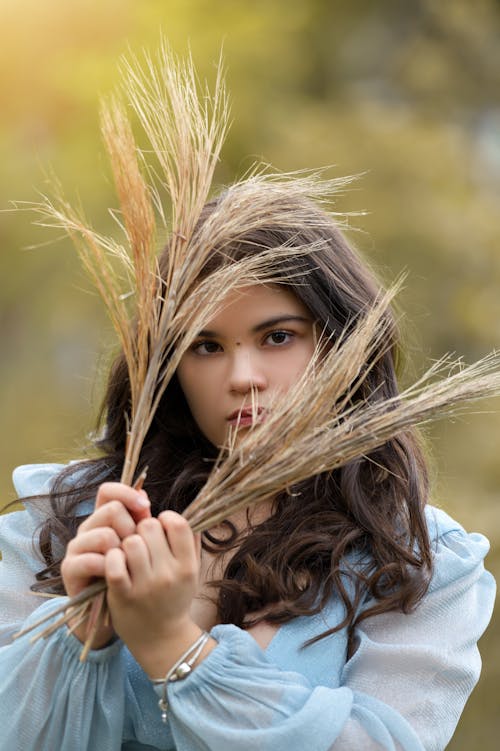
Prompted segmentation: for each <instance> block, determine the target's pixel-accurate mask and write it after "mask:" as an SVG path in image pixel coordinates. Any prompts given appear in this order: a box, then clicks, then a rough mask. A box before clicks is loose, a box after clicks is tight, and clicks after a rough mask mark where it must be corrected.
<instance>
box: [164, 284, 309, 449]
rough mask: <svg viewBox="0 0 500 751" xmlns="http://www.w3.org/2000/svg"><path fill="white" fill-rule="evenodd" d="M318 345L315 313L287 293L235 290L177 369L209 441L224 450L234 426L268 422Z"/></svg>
mask: <svg viewBox="0 0 500 751" xmlns="http://www.w3.org/2000/svg"><path fill="white" fill-rule="evenodd" d="M315 341H316V337H315V328H314V321H313V320H312V317H311V314H310V313H309V311H308V310H307V308H305V307H304V305H303V304H302V303H301V302H300V301H299V300H298V299H297V297H295V295H294V294H293V292H291V291H290V290H289V289H287V288H285V287H280V286H278V285H274V286H273V285H271V286H267V285H266V286H265V285H262V284H257V285H254V286H251V287H245V288H242V289H239V290H235V291H234V292H232V293H230V294H229V295H228V296H227V298H226V302H225V305H224V307H223V309H222V310H221V312H220V313H218V314H217V315H216V316H214V318H212V320H211V321H209V322H208V323H207V326H206V329H204V330H203V331H200V333H199V335H198V337H197V339H196V340H195V341H194V343H193V344H192V346H191V347H190V349H189V350H188V351H187V352H186V353H185V354H184V356H183V357H182V360H181V362H180V364H179V367H178V370H177V375H178V378H179V383H180V385H181V388H182V390H183V392H184V395H185V397H186V400H187V402H188V405H189V408H190V410H191V414H192V415H193V417H194V419H195V421H196V423H197V425H198V427H199V428H200V430H201V432H202V433H203V434H204V435H205V436H206V438H208V440H209V441H211V443H213V444H214V445H215V446H222V445H224V443H225V441H226V439H227V437H228V434H229V431H230V429H232V430H233V431H234V430H235V429H237V430H238V432H240V431H243V430H245V429H248V428H249V427H250V426H251V425H252V423H253V422H256V421H259V420H260V419H264V418H265V411H266V408H269V407H270V406H271V404H272V400H273V397H274V396H275V395H276V394H278V393H283V392H286V391H287V390H288V389H289V388H290V387H291V386H292V385H293V384H294V383H295V382H296V381H297V380H298V378H299V377H300V376H301V375H302V373H303V372H304V370H305V368H306V367H307V364H308V363H309V361H310V359H311V357H312V354H313V352H314V349H315ZM252 390H253V393H254V396H253V397H252Z"/></svg>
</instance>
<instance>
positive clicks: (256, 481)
mask: <svg viewBox="0 0 500 751" xmlns="http://www.w3.org/2000/svg"><path fill="white" fill-rule="evenodd" d="M124 80H125V90H126V92H127V94H128V98H129V101H130V103H131V104H132V107H133V109H134V110H135V112H136V114H137V116H138V118H139V120H140V122H141V123H142V126H143V128H144V130H145V132H146V134H147V136H148V139H149V141H150V143H151V146H152V149H153V151H154V153H155V154H156V157H157V159H158V163H159V165H160V177H158V175H157V174H156V172H157V170H154V169H153V168H152V167H151V166H148V165H147V164H146V162H145V159H144V157H143V155H142V153H141V152H140V150H139V149H138V148H137V146H136V143H135V141H134V137H133V135H132V129H131V126H130V123H129V122H128V119H127V117H126V114H125V110H124V108H123V106H122V105H121V104H120V103H119V102H118V100H116V99H115V100H113V101H112V102H111V103H109V104H108V105H106V106H105V107H104V108H103V114H102V123H103V134H104V140H105V143H106V145H107V150H108V153H109V156H110V160H111V164H112V167H113V173H114V178H115V183H116V188H117V193H118V196H119V199H120V206H121V213H120V214H119V215H118V214H117V215H116V216H117V218H118V217H119V219H118V220H119V223H120V224H121V226H122V227H123V230H124V233H125V238H126V243H125V244H124V245H120V244H118V243H117V242H116V241H115V240H114V239H112V238H109V237H104V236H101V235H99V234H98V233H96V232H95V231H94V230H93V229H92V228H90V227H89V226H88V224H87V223H86V222H85V221H84V219H83V218H82V217H81V216H80V215H79V214H78V213H77V212H75V211H74V210H73V209H72V208H71V207H70V206H69V205H68V204H67V203H66V202H65V201H64V199H63V198H61V196H59V198H58V199H57V200H50V199H48V198H45V199H44V200H43V201H42V203H41V204H38V205H37V206H35V207H34V208H35V210H36V211H38V213H39V214H40V215H41V219H40V222H41V223H42V224H50V225H51V226H54V225H56V226H59V227H62V228H64V229H65V230H66V231H67V232H68V233H69V234H70V235H71V236H72V238H73V239H74V241H75V243H76V245H77V248H78V251H79V253H80V257H81V259H82V261H83V263H84V265H85V266H86V268H87V269H88V270H89V272H90V274H91V276H92V278H93V280H94V282H95V284H96V286H97V289H98V290H99V292H100V294H101V296H102V298H103V300H104V302H105V304H106V306H107V309H108V312H109V314H110V317H111V320H112V322H113V325H114V327H115V329H116V331H117V334H118V337H119V339H120V343H121V345H122V347H123V351H124V353H125V356H126V360H127V365H128V370H129V377H130V383H131V388H132V397H131V405H130V414H129V415H128V420H129V431H128V441H127V447H126V456H125V462H124V467H123V473H122V481H123V482H126V483H129V484H134V478H137V472H138V461H139V456H140V451H141V447H142V444H143V441H144V438H145V436H146V434H147V431H148V429H149V427H150V425H151V421H152V419H153V417H154V414H155V410H156V408H157V406H158V403H159V401H160V399H161V398H162V396H163V394H164V392H165V388H166V386H167V384H168V382H169V380H170V379H171V377H172V375H173V373H174V372H175V370H176V368H177V366H178V363H179V360H180V358H181V357H182V355H183V354H184V352H185V351H186V349H187V348H188V347H189V346H190V344H191V343H192V341H193V340H194V338H195V337H196V336H197V334H198V332H199V331H200V330H201V329H202V328H203V327H204V325H205V323H206V322H207V321H208V320H210V318H212V317H213V316H214V314H215V313H216V311H217V310H219V309H220V306H221V305H223V303H224V298H225V296H226V295H227V293H228V292H229V291H231V290H234V289H236V288H240V287H244V286H247V285H252V284H255V283H266V282H273V283H276V282H286V279H282V278H280V277H279V276H277V274H276V262H277V260H279V259H281V258H283V257H298V258H300V256H301V255H302V254H304V253H309V254H310V253H314V250H315V248H314V247H311V246H307V247H293V248H291V247H279V248H273V249H271V250H267V251H265V252H259V253H257V254H255V256H253V257H251V258H247V259H245V260H243V261H238V262H234V261H231V260H230V259H229V258H228V259H227V263H225V264H223V265H222V267H221V268H220V269H219V270H218V271H216V272H214V273H212V274H210V275H208V276H206V277H205V278H204V279H203V281H201V282H199V281H198V280H199V278H200V272H201V271H202V269H203V267H204V265H205V263H206V261H207V259H208V258H209V257H210V255H211V253H212V252H213V251H214V249H215V248H217V249H218V250H219V251H220V249H221V248H224V247H225V246H228V245H230V243H231V242H232V241H233V240H236V239H238V237H240V236H243V235H245V234H247V233H248V232H249V231H251V230H253V229H256V228H258V227H260V226H265V224H266V220H267V212H266V209H267V202H268V200H269V197H270V196H272V195H273V194H274V193H275V194H276V195H277V196H279V197H280V200H281V204H280V205H281V206H282V213H281V214H278V215H277V214H276V213H275V214H274V215H273V219H274V220H275V221H276V220H278V221H279V222H281V224H282V225H283V226H287V225H288V226H300V224H301V223H304V224H307V223H309V222H310V221H311V217H310V215H309V214H306V213H304V215H303V216H302V215H301V214H300V211H299V212H297V206H296V204H294V203H293V202H290V203H288V202H287V200H286V196H287V193H288V191H290V190H291V191H292V192H294V193H295V195H297V194H301V195H306V196H308V197H310V198H312V199H315V200H316V201H321V200H323V198H324V197H325V196H327V195H331V193H332V192H335V191H338V190H340V189H342V188H343V187H344V185H345V184H346V182H349V181H350V178H346V179H344V180H334V181H321V180H319V179H318V176H317V175H293V176H283V175H280V176H277V175H276V176H273V175H267V174H264V173H262V172H261V173H259V172H257V171H255V172H254V173H253V174H251V175H250V176H249V177H247V179H246V180H245V200H244V201H241V202H240V203H239V205H238V211H237V212H236V213H235V211H234V201H233V200H232V191H234V190H236V189H238V188H239V187H240V186H238V185H236V186H234V187H233V188H232V189H231V188H230V189H229V190H228V191H227V192H226V194H225V197H224V196H223V197H222V199H221V201H220V203H219V206H218V210H217V211H215V212H213V213H212V214H211V215H210V216H209V217H208V219H207V221H205V222H204V223H202V224H201V226H200V225H198V224H197V223H198V220H199V217H200V214H201V211H202V208H203V206H204V204H205V202H206V200H207V197H208V194H209V190H210V186H211V182H212V177H213V172H214V168H215V164H216V161H217V159H218V155H219V152H220V149H221V145H222V141H223V137H224V134H225V131H226V128H227V119H228V107H227V100H226V96H225V91H224V85H223V80H222V73H221V66H219V69H218V75H217V82H216V86H215V94H214V95H213V96H210V95H209V94H208V92H207V91H205V92H204V94H203V96H200V95H199V84H198V82H197V78H196V74H195V71H194V67H193V64H192V61H191V60H190V59H189V60H188V61H187V63H185V64H182V63H180V62H178V61H176V60H175V59H174V58H173V57H172V54H171V53H170V52H169V50H168V49H167V47H166V45H163V46H162V48H161V50H160V54H159V63H158V64H155V63H154V62H153V61H152V59H151V58H146V64H145V66H144V67H141V65H140V63H139V62H138V61H137V60H133V61H132V63H128V64H125V69H124ZM146 177H147V178H148V179H146ZM263 185H265V187H266V190H265V191H263V190H262V186H263ZM163 189H165V190H166V191H167V193H168V195H169V198H170V203H171V217H170V226H169V227H168V229H169V237H170V240H169V248H170V252H169V256H168V268H167V269H166V270H163V273H162V278H160V274H159V269H158V267H157V260H156V245H157V239H158V236H159V234H160V230H159V227H158V225H160V228H161V229H162V230H163V231H164V230H165V229H166V228H167V226H168V224H169V222H168V220H167V217H166V213H165V211H164V209H163V202H162V200H161V191H162V190H163ZM315 221H318V219H317V217H316V218H315ZM325 221H326V219H325ZM328 221H330V220H328ZM396 291H397V285H396V286H395V288H394V289H393V290H391V291H390V292H389V293H387V294H386V295H385V296H384V297H382V298H381V299H380V300H379V301H378V302H377V304H376V305H375V306H374V307H373V308H372V309H371V310H368V311H365V314H364V315H363V317H361V318H360V320H359V321H358V322H357V325H356V326H355V327H354V328H353V330H351V331H350V332H349V333H348V334H347V333H345V334H341V335H340V336H338V337H337V339H336V341H335V342H325V341H324V340H320V342H319V343H318V348H317V352H316V356H315V357H314V358H313V359H312V361H311V363H310V366H309V367H308V369H307V370H306V372H305V373H304V375H303V376H302V378H301V379H300V380H299V382H298V383H297V384H296V386H295V387H294V388H293V389H292V390H291V391H290V392H288V393H287V395H286V398H283V397H282V398H279V397H278V398H277V399H276V401H275V403H274V404H273V405H272V408H271V409H270V410H268V412H267V413H266V419H265V420H264V421H263V422H261V423H258V424H255V425H254V427H253V428H252V429H251V430H250V431H248V432H247V434H246V435H245V436H244V437H242V438H241V440H238V441H237V442H236V441H231V440H230V441H229V445H228V446H227V447H226V448H225V449H224V450H223V451H222V452H221V455H220V457H219V460H218V462H217V463H216V465H215V467H214V469H213V471H212V473H211V474H210V476H209V478H208V480H207V482H206V484H205V486H204V487H203V488H202V490H201V492H200V493H199V495H198V497H197V498H196V499H195V500H194V501H193V503H192V504H191V505H190V506H189V508H188V509H187V510H186V512H185V516H186V517H187V518H188V520H189V522H190V524H191V526H192V528H193V530H195V531H202V530H206V529H209V528H210V527H212V526H214V525H216V524H217V523H220V522H221V521H223V520H224V519H226V518H227V517H228V516H231V514H233V513H235V512H236V511H237V510H241V509H245V508H247V507H249V506H251V505H252V504H255V503H258V502H261V501H264V500H269V499H272V498H273V497H274V496H275V495H276V494H277V493H279V492H281V491H283V490H285V489H287V488H290V487H291V486H293V485H295V484H297V483H298V482H300V481H302V480H304V479H306V478H308V477H311V476H314V475H317V474H320V473H322V472H325V471H331V470H333V469H335V468H337V467H340V466H342V465H343V464H345V463H347V462H349V461H351V460H352V459H354V458H356V457H360V456H363V455H365V454H368V453H370V452H371V451H373V450H374V449H375V448H377V447H378V446H381V445H382V444H383V443H385V441H387V440H388V439H389V438H390V437H392V436H394V435H395V434H397V433H398V432H400V431H401V430H404V429H406V428H408V427H410V426H411V425H415V424H417V423H421V422H424V421H427V420H430V419H433V418H434V417H436V416H440V415H443V414H448V413H450V412H453V411H456V410H457V409H458V408H459V407H460V406H461V405H462V404H464V403H465V402H467V401H470V400H471V399H478V398H483V397H486V396H490V395H493V394H497V393H500V367H499V366H500V358H499V357H498V356H496V355H492V356H490V357H488V358H486V359H484V360H482V361H480V362H479V363H477V364H476V365H473V366H470V367H468V368H459V367H457V370H456V372H454V374H452V375H448V376H446V377H445V378H442V379H440V380H437V381H435V382H432V379H433V378H435V377H436V376H439V375H440V374H441V373H442V372H443V370H444V369H445V368H450V367H452V366H457V364H456V363H449V362H447V361H441V362H439V363H437V364H436V365H434V366H433V367H432V368H431V369H430V370H429V371H428V372H427V373H426V374H425V375H424V376H423V377H422V378H421V379H420V380H419V381H418V382H417V383H416V384H415V385H414V386H412V387H410V388H409V389H408V390H407V391H405V392H404V393H403V394H401V395H400V396H399V397H397V398H395V399H391V400H385V401H376V402H374V403H371V404H364V403H358V402H356V398H355V397H356V392H357V391H358V389H359V386H360V384H361V382H362V380H363V379H364V378H366V376H367V373H368V369H367V367H366V365H367V363H369V362H370V361H373V358H374V356H375V353H376V352H377V351H380V349H381V347H380V345H381V343H382V342H384V341H387V333H388V332H387V329H386V327H387V325H388V323H387V321H388V317H387V316H386V315H385V314H386V310H387V307H388V306H389V305H390V302H391V299H392V297H393V295H394V294H395V293H396ZM142 477H143V475H142V474H139V477H138V478H137V479H135V484H136V485H137V484H138V483H139V484H140V482H141V480H142ZM105 588H106V584H105V582H96V583H95V584H93V585H92V586H91V587H89V588H88V589H87V590H85V591H84V592H82V593H80V594H79V595H78V596H77V597H74V598H71V599H70V600H69V601H65V603H64V604H63V605H62V606H61V608H60V609H59V610H58V611H53V612H52V613H51V615H50V618H54V617H55V616H56V615H59V614H60V617H59V618H56V620H55V621H53V622H52V623H51V625H50V626H49V627H48V628H46V629H43V630H42V631H40V632H39V633H38V634H37V636H36V638H39V637H42V636H47V635H48V634H50V633H52V631H54V630H55V629H56V628H58V627H60V626H61V625H62V624H64V623H68V622H69V621H72V623H73V628H75V627H76V625H79V624H80V623H82V622H83V621H84V620H87V621H88V638H87V641H86V644H85V646H84V649H83V652H82V659H85V656H86V654H87V652H88V649H89V648H90V645H91V642H92V636H93V632H94V631H95V629H96V628H97V627H98V624H99V623H100V621H101V620H102V619H103V618H104V617H105V597H104V592H105ZM42 622H43V621H39V622H38V623H36V624H33V625H32V626H31V627H30V628H29V629H27V630H32V629H34V628H36V627H38V626H39V625H40V624H41V623H42ZM22 633H25V631H23V632H20V633H19V634H18V635H17V636H20V635H21V634H22Z"/></svg>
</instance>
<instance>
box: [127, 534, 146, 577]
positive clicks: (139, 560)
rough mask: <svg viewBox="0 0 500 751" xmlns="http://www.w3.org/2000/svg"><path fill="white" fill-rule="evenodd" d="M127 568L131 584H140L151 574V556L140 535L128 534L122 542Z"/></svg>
mask: <svg viewBox="0 0 500 751" xmlns="http://www.w3.org/2000/svg"><path fill="white" fill-rule="evenodd" d="M122 550H123V552H124V553H125V558H126V563H127V569H128V572H129V577H130V580H131V582H132V584H133V585H134V584H140V583H141V582H144V581H145V580H146V579H149V578H150V577H151V574H152V567H151V558H150V554H149V550H148V547H147V545H146V543H145V542H144V540H143V538H142V537H141V536H140V535H130V537H126V538H125V540H123V542H122Z"/></svg>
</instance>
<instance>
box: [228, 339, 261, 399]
mask: <svg viewBox="0 0 500 751" xmlns="http://www.w3.org/2000/svg"><path fill="white" fill-rule="evenodd" d="M266 387H267V377H266V374H265V372H264V368H263V367H262V366H261V364H260V362H259V358H258V357H257V356H255V355H254V356H253V357H252V356H251V355H250V353H249V352H248V351H247V350H244V349H243V348H242V349H241V350H239V351H237V352H235V353H234V355H233V357H232V359H231V370H230V373H229V389H230V391H233V392H234V393H237V394H243V395H245V394H248V393H250V392H251V391H252V389H256V390H257V391H263V390H264V389H265V388H266Z"/></svg>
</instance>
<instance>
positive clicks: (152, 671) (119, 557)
mask: <svg viewBox="0 0 500 751" xmlns="http://www.w3.org/2000/svg"><path fill="white" fill-rule="evenodd" d="M199 561H200V539H199V536H196V537H195V535H193V532H192V531H191V528H190V527H189V524H188V522H187V521H186V520H185V519H184V518H183V517H182V516H180V515H179V514H177V513H175V512H174V511H164V512H163V513H161V514H160V515H159V517H158V518H157V519H155V518H148V519H143V520H141V521H140V522H139V523H138V524H137V527H136V532H135V534H132V535H129V536H128V537H126V538H125V539H124V540H122V545H121V548H113V549H112V550H109V551H108V552H107V554H106V560H105V577H106V581H107V583H108V597H107V601H108V606H109V609H110V612H111V617H112V620H113V626H114V628H115V630H116V632H117V634H118V635H119V636H120V637H121V639H122V640H123V641H124V642H125V643H126V644H127V646H128V648H129V650H130V651H131V653H132V654H133V655H134V657H135V659H136V660H137V661H138V662H139V664H140V665H141V666H142V668H143V669H144V670H145V672H146V673H148V674H149V675H151V676H153V677H154V676H157V675H158V674H159V675H162V674H164V673H165V672H166V671H167V670H168V668H169V667H170V666H171V665H172V664H173V663H174V662H175V661H176V659H177V658H178V657H179V654H180V653H182V652H183V651H184V649H185V648H186V646H189V644H190V643H192V642H193V641H195V640H196V638H197V637H198V635H199V633H200V629H199V627H198V626H196V624H195V623H194V622H193V621H192V620H191V618H190V616H189V610H190V607H191V602H192V600H193V598H194V596H195V595H196V592H197V591H198V587H199V566H200V564H199Z"/></svg>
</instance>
